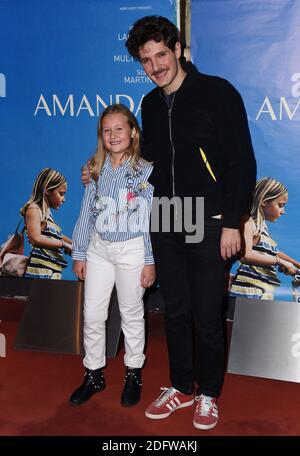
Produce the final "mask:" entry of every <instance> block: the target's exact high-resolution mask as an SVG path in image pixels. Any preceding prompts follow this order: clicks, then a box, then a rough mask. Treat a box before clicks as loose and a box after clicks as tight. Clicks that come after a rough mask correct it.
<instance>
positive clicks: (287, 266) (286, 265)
mask: <svg viewBox="0 0 300 456" xmlns="http://www.w3.org/2000/svg"><path fill="white" fill-rule="evenodd" d="M280 268H281V269H282V272H283V273H284V274H286V275H292V276H293V275H295V274H296V273H297V269H296V268H295V266H294V265H293V263H290V262H289V261H286V260H282V259H280Z"/></svg>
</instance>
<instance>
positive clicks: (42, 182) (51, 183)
mask: <svg viewBox="0 0 300 456" xmlns="http://www.w3.org/2000/svg"><path fill="white" fill-rule="evenodd" d="M66 183H67V181H66V178H65V177H64V176H63V175H62V174H61V173H60V172H58V171H56V170H55V169H52V168H44V169H43V170H42V171H41V172H40V174H39V175H38V176H37V178H36V180H35V182H34V185H33V189H32V194H31V196H30V198H29V200H28V201H27V203H25V204H24V206H23V207H22V208H21V210H20V213H21V215H23V216H25V213H26V210H27V208H28V206H29V205H30V204H32V203H36V204H37V205H38V206H39V208H40V209H41V211H42V220H43V219H44V218H45V217H46V214H47V209H48V202H47V198H46V195H47V194H48V193H50V192H52V191H53V190H55V189H56V188H58V187H60V186H61V185H63V184H66Z"/></svg>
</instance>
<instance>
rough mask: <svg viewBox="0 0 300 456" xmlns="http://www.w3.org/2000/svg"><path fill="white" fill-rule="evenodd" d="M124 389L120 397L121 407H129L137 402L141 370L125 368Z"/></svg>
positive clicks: (140, 387)
mask: <svg viewBox="0 0 300 456" xmlns="http://www.w3.org/2000/svg"><path fill="white" fill-rule="evenodd" d="M124 383H125V384H124V388H123V392H122V396H121V404H122V405H123V407H131V406H132V405H135V404H137V403H138V402H139V400H140V396H141V389H142V379H141V369H129V368H128V367H126V375H125V380H124Z"/></svg>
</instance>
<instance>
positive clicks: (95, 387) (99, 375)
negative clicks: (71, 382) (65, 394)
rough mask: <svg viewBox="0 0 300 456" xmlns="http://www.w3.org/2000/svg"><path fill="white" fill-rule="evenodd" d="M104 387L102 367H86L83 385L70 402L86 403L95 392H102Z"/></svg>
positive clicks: (76, 403)
mask: <svg viewBox="0 0 300 456" xmlns="http://www.w3.org/2000/svg"><path fill="white" fill-rule="evenodd" d="M104 388H105V380H104V376H103V371H102V369H95V370H90V369H86V370H85V374H84V380H83V383H82V385H81V386H80V387H79V388H77V389H76V390H75V391H74V393H73V394H72V395H71V397H70V399H69V402H70V403H71V404H73V405H81V404H84V402H86V401H88V400H89V399H90V398H91V397H92V396H93V394H95V393H100V391H102V390H104Z"/></svg>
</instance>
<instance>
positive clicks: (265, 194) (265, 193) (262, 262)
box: [230, 177, 300, 299]
mask: <svg viewBox="0 0 300 456" xmlns="http://www.w3.org/2000/svg"><path fill="white" fill-rule="evenodd" d="M287 200H288V191H287V188H286V187H285V186H284V185H283V184H281V183H280V182H278V181H276V180H275V179H272V178H271V177H264V178H263V179H260V180H259V181H258V182H257V184H256V186H255V189H254V192H253V195H252V200H251V205H250V218H249V219H248V221H246V223H245V225H244V241H245V247H244V255H243V256H242V258H241V265H240V267H239V269H238V271H237V273H236V275H235V277H234V278H233V281H232V285H231V289H230V296H236V297H246V298H256V299H273V293H274V290H275V287H278V286H279V285H280V280H279V279H278V278H277V268H278V267H279V268H280V270H281V271H282V272H284V273H285V274H288V275H295V274H296V272H297V269H296V268H299V266H300V263H299V262H297V261H296V260H294V259H293V258H290V257H289V256H288V255H286V254H285V253H283V252H279V251H278V249H277V243H276V242H275V241H274V240H273V239H272V238H271V237H270V235H269V232H268V228H267V225H266V221H269V222H275V221H276V220H277V219H278V218H279V217H280V216H281V215H283V214H284V207H285V205H286V203H287Z"/></svg>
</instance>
